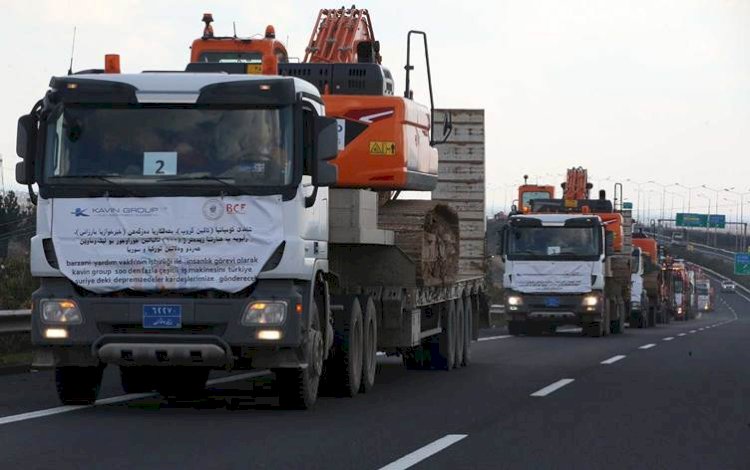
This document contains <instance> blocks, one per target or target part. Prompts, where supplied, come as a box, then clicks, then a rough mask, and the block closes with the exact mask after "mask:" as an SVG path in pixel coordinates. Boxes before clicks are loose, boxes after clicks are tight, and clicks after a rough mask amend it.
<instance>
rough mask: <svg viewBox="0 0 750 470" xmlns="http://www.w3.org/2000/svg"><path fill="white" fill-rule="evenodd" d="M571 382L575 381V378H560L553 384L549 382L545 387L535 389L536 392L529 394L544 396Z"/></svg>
mask: <svg viewBox="0 0 750 470" xmlns="http://www.w3.org/2000/svg"><path fill="white" fill-rule="evenodd" d="M573 382H575V379H560V380H558V381H557V382H555V383H553V384H549V385H547V386H546V387H544V388H542V389H539V390H537V391H536V392H534V393H532V394H531V396H532V397H546V396H547V395H549V394H550V393H552V392H555V391H557V390H559V389H561V388H563V387H564V386H566V385H568V384H571V383H573Z"/></svg>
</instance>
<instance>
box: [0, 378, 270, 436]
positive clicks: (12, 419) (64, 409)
mask: <svg viewBox="0 0 750 470" xmlns="http://www.w3.org/2000/svg"><path fill="white" fill-rule="evenodd" d="M269 373H270V371H267V370H263V371H258V372H248V373H246V374H237V375H230V376H228V377H220V378H218V379H211V380H209V381H208V382H206V385H209V386H210V385H217V384H222V383H227V382H236V381H238V380H244V379H249V378H253V377H261V376H264V375H268V374H269ZM156 395H157V394H156V393H129V394H127V395H118V396H115V397H109V398H102V399H101V400H96V402H95V403H94V404H93V405H65V406H58V407H55V408H47V409H46V410H39V411H29V412H28V413H21V414H17V415H10V416H3V417H2V418H0V425H3V424H10V423H17V422H19V421H27V420H30V419H35V418H43V417H45V416H53V415H59V414H61V413H69V412H71V411H76V410H82V409H84V408H92V407H94V406H104V405H113V404H115V403H122V402H126V401H133V400H140V399H142V398H148V397H153V396H156Z"/></svg>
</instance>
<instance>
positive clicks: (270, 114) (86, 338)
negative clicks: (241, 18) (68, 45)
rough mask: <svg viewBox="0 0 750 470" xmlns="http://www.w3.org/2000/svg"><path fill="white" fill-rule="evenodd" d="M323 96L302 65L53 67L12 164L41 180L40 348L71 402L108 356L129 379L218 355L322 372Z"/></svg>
mask: <svg viewBox="0 0 750 470" xmlns="http://www.w3.org/2000/svg"><path fill="white" fill-rule="evenodd" d="M324 112H325V110H324V106H323V103H322V100H321V99H320V95H319V93H318V90H317V89H316V88H315V87H314V86H312V85H311V84H309V83H307V82H305V81H303V80H300V79H297V78H291V77H274V76H257V75H227V74H222V73H141V74H103V73H89V74H74V75H69V76H63V77H53V78H52V80H51V83H50V88H49V90H48V91H47V93H46V95H45V96H44V98H43V99H42V100H40V101H39V103H37V105H36V106H35V107H34V109H33V111H32V113H31V114H29V115H26V116H23V117H21V118H20V119H19V128H18V154H19V156H20V157H21V158H22V159H23V161H22V162H21V163H19V164H18V167H17V169H16V176H17V180H18V182H19V183H21V184H28V185H32V184H34V183H36V184H38V187H39V194H38V201H37V202H38V209H37V233H36V235H35V236H34V237H33V238H32V240H31V270H32V274H33V275H34V276H35V277H37V278H39V279H40V283H41V284H40V288H39V289H38V290H37V291H36V292H35V293H34V294H33V298H32V300H33V304H32V330H31V337H32V341H33V344H34V345H35V347H36V356H35V361H34V365H35V367H52V368H55V370H56V376H57V387H58V394H59V396H60V398H61V400H62V401H63V402H64V403H68V404H71V403H90V402H92V401H93V400H94V399H95V398H96V394H97V393H98V384H99V383H100V382H101V374H102V369H103V367H104V366H105V365H107V364H116V365H120V366H121V371H122V374H123V385H124V387H125V388H126V391H129V392H133V391H143V390H147V389H149V388H150V387H151V386H153V385H154V384H157V386H158V385H159V384H161V386H162V387H165V388H169V387H176V388H180V387H181V388H182V389H184V388H186V387H187V388H190V387H188V385H190V384H193V385H196V387H198V388H201V387H202V385H201V384H205V380H206V378H207V375H208V371H209V370H210V369H247V368H257V367H261V368H274V369H278V370H281V371H282V372H283V371H284V370H286V371H293V372H291V373H289V374H283V373H282V376H283V377H282V378H286V379H288V380H291V381H292V382H294V381H295V380H297V381H298V382H299V381H300V380H301V377H302V376H301V375H300V374H305V373H306V371H312V370H318V372H319V369H320V367H321V366H322V360H323V357H324V355H325V350H326V349H325V347H324V345H325V344H326V343H327V344H329V345H330V342H331V341H332V340H331V332H330V324H329V321H328V319H327V318H326V317H325V316H324V315H325V314H327V312H328V311H327V309H325V308H324V306H323V305H317V304H316V302H317V301H316V297H315V289H317V287H316V286H317V284H316V280H317V279H319V278H320V277H321V276H322V275H325V274H326V273H327V271H328V260H327V257H328V256H327V240H328V209H327V204H328V191H327V186H329V185H331V184H333V183H335V181H336V169H335V167H333V166H332V165H330V160H331V159H333V158H335V156H336V154H337V132H336V121H335V120H334V119H330V118H326V117H324ZM30 187H31V186H30ZM319 315H322V316H323V317H322V318H320V317H319ZM327 327H328V328H327ZM157 366H159V368H158V369H157ZM161 366H168V367H161ZM157 370H158V371H159V372H158V373H157V372H155V371H157ZM295 383H296V382H295ZM306 383H307V382H306ZM186 384H187V385H186ZM293 385H294V384H293Z"/></svg>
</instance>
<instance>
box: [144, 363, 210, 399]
mask: <svg viewBox="0 0 750 470" xmlns="http://www.w3.org/2000/svg"><path fill="white" fill-rule="evenodd" d="M209 372H211V370H210V369H209V368H208V367H180V366H168V367H160V368H159V370H158V371H156V374H157V376H156V383H155V387H154V388H155V389H156V391H157V392H159V393H160V394H161V395H162V396H163V397H165V398H167V399H176V400H197V399H199V398H202V397H203V396H204V395H205V393H206V381H207V380H208V374H209Z"/></svg>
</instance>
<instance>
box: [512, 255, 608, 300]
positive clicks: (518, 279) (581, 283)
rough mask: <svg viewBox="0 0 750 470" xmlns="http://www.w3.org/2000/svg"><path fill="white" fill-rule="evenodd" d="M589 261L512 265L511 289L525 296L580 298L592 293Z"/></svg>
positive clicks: (531, 262) (520, 263) (516, 263)
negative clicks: (549, 295) (582, 295)
mask: <svg viewBox="0 0 750 470" xmlns="http://www.w3.org/2000/svg"><path fill="white" fill-rule="evenodd" d="M593 265H594V263H593V262H590V261H559V262H543V263H542V262H538V261H529V262H524V261H513V271H512V273H511V276H512V277H511V279H512V281H511V285H510V286H508V287H510V288H511V289H513V290H517V291H519V292H524V293H550V294H551V293H556V294H576V293H578V294H580V293H585V292H590V291H591V273H592V272H593Z"/></svg>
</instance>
